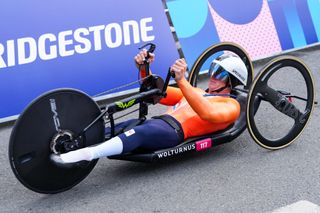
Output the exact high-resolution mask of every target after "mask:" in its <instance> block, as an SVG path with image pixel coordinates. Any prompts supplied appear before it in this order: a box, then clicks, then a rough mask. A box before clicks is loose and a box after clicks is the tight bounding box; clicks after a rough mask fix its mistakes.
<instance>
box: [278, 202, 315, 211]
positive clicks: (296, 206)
mask: <svg viewBox="0 0 320 213" xmlns="http://www.w3.org/2000/svg"><path fill="white" fill-rule="evenodd" d="M272 213H320V206H318V205H316V204H314V203H311V202H309V201H307V200H300V201H298V202H296V203H293V204H290V205H288V206H285V207H282V208H279V209H276V210H274V211H273V212H272Z"/></svg>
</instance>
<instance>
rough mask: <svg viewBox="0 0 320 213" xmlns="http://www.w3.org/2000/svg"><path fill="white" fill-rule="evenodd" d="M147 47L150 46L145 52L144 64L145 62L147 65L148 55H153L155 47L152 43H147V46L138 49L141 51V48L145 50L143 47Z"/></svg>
mask: <svg viewBox="0 0 320 213" xmlns="http://www.w3.org/2000/svg"><path fill="white" fill-rule="evenodd" d="M147 46H150V47H149V49H148V50H147V57H146V58H145V59H144V62H145V63H149V62H148V59H149V58H150V53H153V52H154V51H155V49H156V45H155V44H153V43H147V44H145V45H143V46H142V47H139V50H141V49H143V48H145V47H147Z"/></svg>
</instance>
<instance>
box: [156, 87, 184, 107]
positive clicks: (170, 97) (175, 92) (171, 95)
mask: <svg viewBox="0 0 320 213" xmlns="http://www.w3.org/2000/svg"><path fill="white" fill-rule="evenodd" d="M182 97H183V94H182V92H181V90H180V89H179V88H176V87H170V86H168V88H167V96H166V97H165V98H162V99H161V100H160V104H163V105H167V106H173V105H176V104H177V103H178V102H179V101H180V100H181V98H182Z"/></svg>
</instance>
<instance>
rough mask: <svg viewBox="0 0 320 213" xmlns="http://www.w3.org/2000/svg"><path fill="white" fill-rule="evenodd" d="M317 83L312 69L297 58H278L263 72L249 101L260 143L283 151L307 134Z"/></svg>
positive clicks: (253, 133)
mask: <svg viewBox="0 0 320 213" xmlns="http://www.w3.org/2000/svg"><path fill="white" fill-rule="evenodd" d="M313 82H314V81H313V78H312V74H311V72H310V70H309V69H308V67H307V66H306V65H305V64H304V63H303V62H302V61H301V60H299V59H298V58H296V57H293V56H282V57H278V58H276V59H274V60H273V61H271V62H270V63H268V64H267V65H266V66H265V67H264V68H263V69H262V70H261V72H259V74H258V75H257V76H256V78H255V79H254V81H253V83H252V86H251V88H250V91H249V95H248V102H247V125H248V130H249V132H250V134H251V136H252V138H253V139H254V141H255V142H256V143H257V144H259V145H260V146H262V147H264V148H266V149H270V150H276V149H281V148H284V147H286V146H288V145H290V144H291V143H292V142H293V141H294V140H295V139H296V138H297V137H298V136H299V135H300V134H301V133H302V132H303V130H304V128H305V127H306V124H307V122H308V120H309V118H310V115H311V112H312V110H313V106H314V83H313ZM257 97H258V98H260V99H261V103H260V106H259V108H258V110H257V112H255V111H256V110H255V109H254V108H255V107H254V99H255V98H257Z"/></svg>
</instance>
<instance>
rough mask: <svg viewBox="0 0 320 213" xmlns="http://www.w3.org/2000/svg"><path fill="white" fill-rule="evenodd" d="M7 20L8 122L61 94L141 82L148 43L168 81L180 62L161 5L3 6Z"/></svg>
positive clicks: (114, 1)
mask: <svg viewBox="0 0 320 213" xmlns="http://www.w3.org/2000/svg"><path fill="white" fill-rule="evenodd" d="M0 20H1V21H0V29H1V30H0V100H1V105H0V121H3V120H5V118H7V119H8V117H10V116H14V115H17V114H19V113H21V111H22V110H23V109H24V108H25V107H26V106H27V104H28V103H29V102H30V101H32V100H33V99H34V98H36V97H37V96H39V95H40V94H42V93H43V92H46V91H49V90H52V89H55V88H61V87H68V88H76V89H80V90H82V91H84V92H86V93H88V94H89V95H91V96H93V95H95V94H98V93H101V92H103V91H105V90H109V89H111V88H114V87H119V86H121V85H123V84H126V83H128V82H132V81H135V80H137V76H138V73H137V69H136V67H135V66H134V61H133V57H134V56H135V54H137V53H138V51H139V50H138V47H140V46H142V45H144V44H146V43H148V42H152V43H155V44H156V45H157V49H156V61H155V63H154V64H152V67H151V68H152V70H153V72H154V73H156V74H159V75H160V76H162V77H165V74H166V72H167V69H168V67H169V66H170V65H171V64H172V62H174V60H175V59H176V58H178V57H179V55H178V52H177V49H176V45H175V42H174V39H173V37H172V34H171V31H170V27H169V24H168V21H167V17H166V15H165V12H164V8H163V5H162V2H161V0H158V1H150V0H135V1H132V0H91V1H84V0H79V1H76V2H75V1H62V0H56V1H50V2H48V1H41V0H30V1H18V0H10V1H1V2H0ZM136 87H137V85H135V86H132V87H131V89H132V88H136ZM124 89H126V90H127V89H130V88H124Z"/></svg>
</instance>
